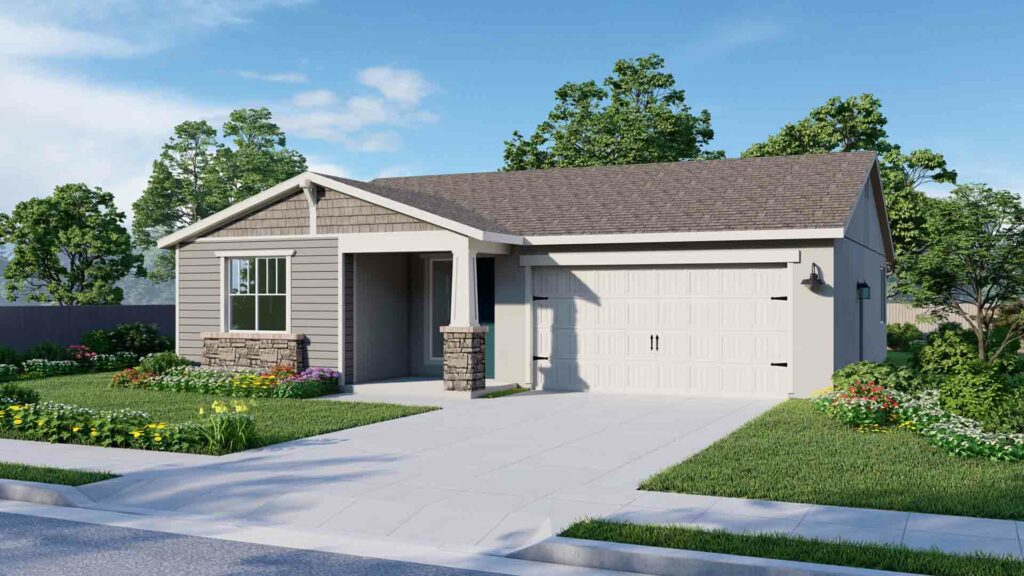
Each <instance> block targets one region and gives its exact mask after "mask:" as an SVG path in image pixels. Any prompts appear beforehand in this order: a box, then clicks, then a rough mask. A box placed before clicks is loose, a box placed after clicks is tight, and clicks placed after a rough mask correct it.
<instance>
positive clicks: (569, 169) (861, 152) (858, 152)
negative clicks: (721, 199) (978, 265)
mask: <svg viewBox="0 0 1024 576" xmlns="http://www.w3.org/2000/svg"><path fill="white" fill-rule="evenodd" d="M867 155H871V156H874V157H877V156H878V152H877V151H875V150H849V151H840V152H815V153H812V154H783V155H779V156H737V157H734V158H688V159H683V160H675V161H669V162H640V163H636V164H599V165H594V166H553V167H550V168H530V169H526V170H507V171H506V170H490V171H478V172H448V173H444V174H420V175H416V176H384V177H378V178H374V179H373V180H367V181H366V182H367V183H372V182H389V183H390V182H398V181H402V180H416V179H422V178H441V177H447V176H484V175H487V176H490V175H498V174H523V173H551V172H572V171H580V172H584V171H599V170H615V169H622V168H639V167H653V166H677V165H682V164H690V163H700V164H725V163H736V162H754V161H762V162H771V161H781V160H783V159H792V158H807V159H812V158H820V157H825V156H830V157H842V156H867ZM323 175H324V176H327V175H326V174H323ZM332 178H337V177H335V176H332ZM354 181H356V182H359V181H358V180H354Z"/></svg>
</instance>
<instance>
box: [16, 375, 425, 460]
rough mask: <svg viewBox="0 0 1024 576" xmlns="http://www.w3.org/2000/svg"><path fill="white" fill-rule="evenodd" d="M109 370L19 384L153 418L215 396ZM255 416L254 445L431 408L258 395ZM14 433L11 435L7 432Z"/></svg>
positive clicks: (191, 414) (184, 412)
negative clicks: (122, 382) (128, 379)
mask: <svg viewBox="0 0 1024 576" xmlns="http://www.w3.org/2000/svg"><path fill="white" fill-rule="evenodd" d="M110 376H111V374H109V373H100V374H78V375H75V376H57V377H53V378H44V379H40V380H26V381H23V382H20V384H23V385H25V386H29V387H31V388H35V389H36V390H38V391H39V394H40V395H41V396H42V399H43V400H50V401H53V402H63V403H66V404H76V405H78V406H85V407H88V408H93V409H96V410H117V409H120V408H127V409H130V410H141V411H143V412H147V413H148V414H149V415H150V416H152V417H153V418H155V419H156V420H159V421H165V422H169V423H170V422H185V421H188V420H194V419H195V418H196V417H197V414H196V413H197V411H198V409H199V408H200V407H201V406H205V407H206V408H207V409H209V407H210V403H211V402H212V401H213V400H214V399H215V398H216V397H215V396H208V395H205V394H197V393H192V392H163V391H157V390H127V389H123V388H117V389H115V388H110V386H109V384H110ZM247 402H249V403H250V405H251V406H252V414H253V416H255V418H256V433H257V436H258V445H260V446H265V445H268V444H277V443H279V442H285V441H287V440H294V439H296V438H305V437H307V436H315V435H317V434H325V433H327V432H335V431H337V430H344V429H346V428H354V427H356V426H364V425H366V424H373V423H376V422H382V421H384V420H392V419H394V418H401V417H403V416H411V415H413V414H421V413H423V412H429V411H431V410H437V408H435V407H430V406H403V405H399V404H378V403H369V402H337V401H331V400H296V399H285V398H282V399H277V398H259V399H253V400H247ZM9 437H12V438H14V437H16V436H13V435H11V436H9Z"/></svg>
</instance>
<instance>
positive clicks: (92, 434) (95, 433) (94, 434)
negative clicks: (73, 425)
mask: <svg viewBox="0 0 1024 576" xmlns="http://www.w3.org/2000/svg"><path fill="white" fill-rule="evenodd" d="M99 435H100V433H99V432H97V431H96V429H95V428H93V429H92V432H89V436H92V437H93V438H95V437H97V436H99Z"/></svg>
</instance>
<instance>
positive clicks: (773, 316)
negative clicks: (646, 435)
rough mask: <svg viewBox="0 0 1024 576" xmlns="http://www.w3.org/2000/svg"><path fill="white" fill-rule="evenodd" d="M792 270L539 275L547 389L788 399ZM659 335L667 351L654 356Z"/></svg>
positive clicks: (542, 375)
mask: <svg viewBox="0 0 1024 576" xmlns="http://www.w3.org/2000/svg"><path fill="white" fill-rule="evenodd" d="M787 286H788V275H787V273H786V268H784V267H781V266H778V267H747V268H744V267H736V266H733V267H719V268H715V267H710V266H703V267H669V266H665V267H655V268H646V269H643V268H628V267H627V268H590V269H572V268H538V269H536V270H535V271H534V294H535V296H539V297H542V298H548V299H547V300H538V301H537V302H536V305H535V310H536V327H537V328H536V329H537V334H536V339H535V341H536V350H537V355H539V356H545V357H549V358H550V360H549V361H543V360H542V361H538V364H537V369H538V374H537V380H538V385H539V386H541V387H543V388H546V389H551V390H593V391H607V392H638V393H663V394H699V395H713V396H749V395H764V396H781V395H784V394H786V393H788V392H789V390H790V387H791V386H790V380H791V376H790V370H789V368H788V367H786V366H772V363H779V362H781V363H785V362H788V359H789V354H790V350H789V344H790V335H789V322H790V319H789V318H790V314H789V303H788V301H786V300H772V299H771V297H772V296H784V295H786V294H787V293H788V288H787ZM654 335H657V337H658V349H657V350H651V337H652V336H654Z"/></svg>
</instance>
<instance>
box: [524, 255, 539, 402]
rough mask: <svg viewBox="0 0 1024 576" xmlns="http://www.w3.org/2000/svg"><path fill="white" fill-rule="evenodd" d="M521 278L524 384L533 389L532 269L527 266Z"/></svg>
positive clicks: (534, 352) (534, 363)
mask: <svg viewBox="0 0 1024 576" xmlns="http://www.w3.org/2000/svg"><path fill="white" fill-rule="evenodd" d="M523 277H524V278H525V280H524V281H525V283H526V286H525V291H524V293H525V294H526V306H527V313H526V315H525V316H526V318H525V320H526V371H525V372H524V374H525V375H526V384H527V385H529V386H530V387H531V388H533V387H534V386H535V385H536V382H537V377H536V373H535V371H534V368H535V365H536V362H534V361H533V357H534V356H535V355H536V354H537V349H536V346H537V344H536V342H535V341H534V331H535V330H536V327H535V324H534V317H533V315H534V311H533V308H534V306H533V304H534V302H533V267H532V266H527V267H526V268H525V269H524V270H523Z"/></svg>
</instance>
